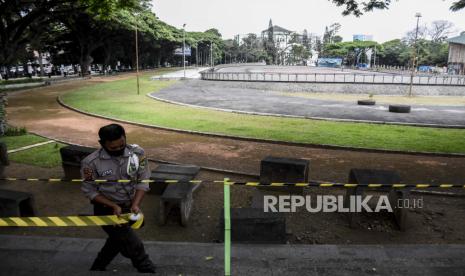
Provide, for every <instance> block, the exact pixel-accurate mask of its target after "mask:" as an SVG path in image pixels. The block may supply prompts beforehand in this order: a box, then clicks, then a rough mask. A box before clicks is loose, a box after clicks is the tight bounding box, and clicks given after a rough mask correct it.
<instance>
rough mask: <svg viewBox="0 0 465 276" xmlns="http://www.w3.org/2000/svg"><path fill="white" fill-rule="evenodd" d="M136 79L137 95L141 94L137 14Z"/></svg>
mask: <svg viewBox="0 0 465 276" xmlns="http://www.w3.org/2000/svg"><path fill="white" fill-rule="evenodd" d="M136 79H137V95H139V45H138V39H137V16H136Z"/></svg>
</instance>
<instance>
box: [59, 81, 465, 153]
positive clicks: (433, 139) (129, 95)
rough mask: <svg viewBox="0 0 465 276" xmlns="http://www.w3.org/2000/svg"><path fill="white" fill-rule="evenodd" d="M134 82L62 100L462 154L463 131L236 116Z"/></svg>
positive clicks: (149, 120) (277, 133)
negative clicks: (171, 99)
mask: <svg viewBox="0 0 465 276" xmlns="http://www.w3.org/2000/svg"><path fill="white" fill-rule="evenodd" d="M151 75H153V72H152V73H151V74H145V75H143V76H142V77H141V78H140V87H141V93H140V95H137V94H136V90H135V87H136V80H135V78H130V79H125V80H117V81H113V82H107V83H100V84H95V85H92V86H87V87H83V88H80V89H76V90H73V91H71V92H69V93H67V94H66V95H64V97H63V101H64V102H65V103H66V104H68V105H71V106H73V107H75V108H78V109H81V110H84V111H88V112H92V113H97V114H101V115H105V116H111V117H114V118H119V119H124V120H129V121H135V122H141V123H146V124H152V125H157V126H163V127H172V128H179V129H184V130H195V131H203V132H211V133H218V134H227V135H235V136H244V137H253V138H264V139H272V140H279V141H291V142H303V143H312V144H331V145H338V146H350V147H364V148H373V149H388V150H407V151H426V152H444V153H465V130H457V129H434V128H421V127H407V126H392V125H391V126H389V125H374V124H363V123H345V122H329V121H318V120H308V119H293V118H278V117H269V116H254V115H244V114H234V113H229V112H220V111H213V110H205V109H197V108H190V107H183V106H178V105H173V104H168V103H162V102H158V101H155V100H153V99H150V98H148V97H147V96H146V95H145V94H147V93H149V92H154V91H158V90H160V89H162V88H164V87H167V86H169V85H171V84H173V83H174V81H151V80H150V79H149V77H150V76H151Z"/></svg>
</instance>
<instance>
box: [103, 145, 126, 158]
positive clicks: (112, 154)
mask: <svg viewBox="0 0 465 276" xmlns="http://www.w3.org/2000/svg"><path fill="white" fill-rule="evenodd" d="M125 148H126V147H124V148H122V149H120V150H112V151H109V150H107V149H105V150H106V151H107V152H108V154H109V155H110V156H114V157H117V156H122V155H123V154H124V149H125Z"/></svg>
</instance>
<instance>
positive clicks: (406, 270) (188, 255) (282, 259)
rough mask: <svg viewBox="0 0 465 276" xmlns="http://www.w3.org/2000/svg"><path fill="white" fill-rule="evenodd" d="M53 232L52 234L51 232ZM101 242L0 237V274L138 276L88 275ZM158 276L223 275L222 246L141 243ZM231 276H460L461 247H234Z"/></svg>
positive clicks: (117, 270) (464, 253) (464, 267)
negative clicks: (154, 265)
mask: <svg viewBox="0 0 465 276" xmlns="http://www.w3.org/2000/svg"><path fill="white" fill-rule="evenodd" d="M51 231H52V230H51ZM103 243H104V240H103V239H79V238H62V237H38V236H14V235H0V260H1V261H0V275H89V274H93V275H105V274H112V275H137V273H136V271H135V269H134V268H133V267H132V266H131V264H130V261H129V260H128V259H125V258H123V257H121V255H119V256H118V257H117V258H116V259H115V260H114V261H113V263H112V264H110V266H109V267H108V272H95V273H89V271H88V268H89V267H90V265H91V263H92V261H93V259H94V257H95V256H96V254H97V252H98V251H99V250H100V248H101V246H102V245H103ZM145 246H146V250H147V252H148V254H149V255H150V256H151V259H152V260H153V261H154V263H155V264H156V265H157V275H176V276H178V275H223V274H224V271H223V269H224V268H223V256H224V251H223V244H215V243H187V242H145ZM231 267H232V275H299V276H301V275H422V276H426V275H464V274H465V245H457V244H453V245H452V244H451V245H250V244H249V245H239V244H236V245H233V246H232V260H231Z"/></svg>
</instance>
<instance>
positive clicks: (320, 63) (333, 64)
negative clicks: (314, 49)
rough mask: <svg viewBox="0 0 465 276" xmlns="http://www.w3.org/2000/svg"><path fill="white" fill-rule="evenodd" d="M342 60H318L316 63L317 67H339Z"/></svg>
mask: <svg viewBox="0 0 465 276" xmlns="http://www.w3.org/2000/svg"><path fill="white" fill-rule="evenodd" d="M341 65H342V58H319V59H318V61H317V66H318V67H341Z"/></svg>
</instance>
